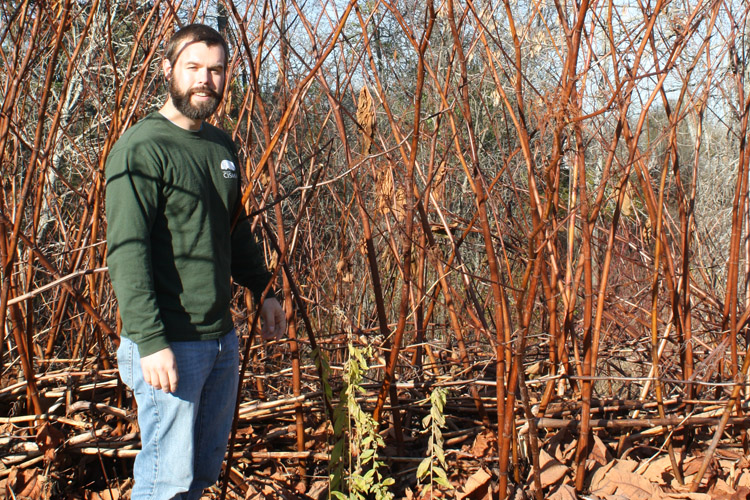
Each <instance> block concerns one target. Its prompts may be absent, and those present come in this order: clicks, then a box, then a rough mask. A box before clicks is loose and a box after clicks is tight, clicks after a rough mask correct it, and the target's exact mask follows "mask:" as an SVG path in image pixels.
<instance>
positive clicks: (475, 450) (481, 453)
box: [471, 431, 497, 458]
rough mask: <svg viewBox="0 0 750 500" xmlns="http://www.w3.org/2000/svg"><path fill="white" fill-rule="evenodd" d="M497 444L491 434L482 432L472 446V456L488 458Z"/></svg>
mask: <svg viewBox="0 0 750 500" xmlns="http://www.w3.org/2000/svg"><path fill="white" fill-rule="evenodd" d="M496 443H497V440H496V439H495V436H494V435H493V434H492V433H490V432H488V431H487V432H482V433H480V434H477V437H476V438H474V444H473V445H472V446H471V454H472V455H474V456H475V457H476V458H482V457H486V456H487V455H488V452H491V451H492V450H493V449H494V448H495V445H496Z"/></svg>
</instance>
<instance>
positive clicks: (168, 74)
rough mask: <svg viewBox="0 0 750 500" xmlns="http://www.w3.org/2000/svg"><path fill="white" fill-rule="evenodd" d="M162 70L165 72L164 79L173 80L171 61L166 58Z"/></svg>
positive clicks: (162, 63)
mask: <svg viewBox="0 0 750 500" xmlns="http://www.w3.org/2000/svg"><path fill="white" fill-rule="evenodd" d="M161 69H162V71H164V79H165V80H169V79H170V78H172V63H170V62H169V59H167V58H164V60H163V61H162V62H161Z"/></svg>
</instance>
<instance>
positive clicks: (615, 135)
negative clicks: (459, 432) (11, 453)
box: [0, 0, 750, 491]
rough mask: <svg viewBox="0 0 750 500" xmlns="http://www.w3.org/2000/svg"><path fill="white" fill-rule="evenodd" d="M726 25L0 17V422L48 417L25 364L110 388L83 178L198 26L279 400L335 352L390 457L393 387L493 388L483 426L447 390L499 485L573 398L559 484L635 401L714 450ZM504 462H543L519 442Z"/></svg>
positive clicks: (739, 187)
mask: <svg viewBox="0 0 750 500" xmlns="http://www.w3.org/2000/svg"><path fill="white" fill-rule="evenodd" d="M749 9H750V6H748V4H747V3H746V2H743V1H740V0H710V1H709V0H692V1H689V2H688V1H678V0H671V1H670V0H666V1H665V0H652V1H648V2H592V1H589V0H582V1H580V2H571V1H563V0H539V1H536V0H504V1H503V0H489V1H485V0H476V1H455V2H454V1H453V0H441V1H434V0H427V1H424V2H423V1H411V0H408V1H405V2H388V1H386V0H380V1H367V2H356V1H352V2H349V3H347V2H346V1H343V0H339V1H337V0H321V1H320V2H312V3H311V2H296V1H294V0H290V1H286V0H275V1H265V2H262V1H255V0H249V1H247V2H244V1H243V2H229V1H224V0H219V1H201V0H197V1H195V2H181V1H179V0H171V1H169V0H152V1H150V2H140V1H139V2H136V1H130V0H94V1H92V2H80V1H72V0H56V1H54V2H30V1H20V0H10V1H4V2H2V5H1V6H0V58H2V59H1V61H0V88H1V89H2V90H0V158H1V160H2V178H1V179H0V186H1V189H0V257H1V262H0V265H1V266H2V267H1V268H0V278H1V280H2V289H1V292H0V325H2V328H0V340H1V341H0V373H2V378H1V380H2V385H3V386H6V385H8V384H10V383H14V382H16V381H18V380H22V381H24V382H25V387H26V399H25V401H24V404H25V406H24V407H23V408H19V407H18V406H14V409H13V411H14V412H16V413H17V412H23V411H26V412H27V413H29V414H41V413H45V412H46V411H47V410H48V402H46V401H45V399H44V398H41V397H40V395H39V390H38V387H37V379H38V378H39V377H42V376H43V375H44V374H45V373H47V372H48V371H49V370H56V369H60V368H66V369H76V370H91V369H107V368H111V367H112V366H113V364H114V358H113V346H114V345H115V343H116V339H117V329H118V328H117V318H116V302H115V300H114V297H113V294H112V290H111V287H110V284H109V281H108V276H107V273H106V237H105V235H106V221H105V218H104V206H103V204H104V201H103V199H104V197H103V193H104V177H103V168H104V163H105V159H106V156H107V152H108V151H109V150H110V148H111V146H112V145H113V143H114V141H116V140H117V138H118V137H119V136H120V135H121V134H122V132H123V131H124V130H126V129H127V128H128V127H129V126H131V125H132V124H133V123H135V122H136V121H138V120H139V119H140V118H142V117H143V116H145V115H146V114H147V113H149V112H151V111H153V110H155V109H156V108H157V107H158V106H159V104H160V103H161V102H162V99H163V97H164V94H165V85H164V80H163V77H162V74H161V72H160V64H159V63H160V54H161V49H162V47H163V44H164V41H165V40H166V39H168V38H169V36H170V35H171V34H172V33H173V32H174V30H175V28H176V27H177V26H178V25H180V24H185V23H188V22H191V21H193V20H198V21H202V22H206V23H208V24H211V25H213V26H216V27H217V28H218V29H219V30H220V31H222V32H223V33H224V34H225V36H226V37H227V39H228V40H229V43H230V46H231V51H232V54H231V63H230V73H231V83H230V84H229V85H228V86H227V88H226V92H225V101H224V105H223V106H222V108H221V109H220V111H219V113H218V114H217V115H216V116H215V117H214V118H213V119H214V121H215V122H216V123H217V124H219V125H221V126H222V127H224V128H225V129H226V130H228V131H230V132H231V134H232V137H233V138H234V140H235V141H236V143H237V145H238V148H239V152H240V155H241V158H242V159H243V160H244V161H245V163H244V165H243V167H244V168H243V171H244V179H245V184H244V185H245V193H244V198H243V199H244V200H245V201H246V209H247V211H248V212H249V213H252V214H253V220H254V222H255V224H256V227H257V230H258V234H259V236H260V237H261V239H262V240H263V241H264V242H265V243H264V245H265V247H264V248H265V252H266V256H267V261H268V264H269V267H270V268H271V269H272V270H273V271H274V272H275V273H276V276H277V277H278V284H279V287H280V288H282V289H283V293H284V301H285V305H286V307H287V309H288V310H294V311H295V312H294V314H293V315H292V320H291V321H290V329H289V337H290V339H292V341H291V342H289V343H288V346H287V347H286V348H285V349H283V350H280V351H277V355H278V356H280V358H277V359H275V360H274V363H275V364H276V366H278V367H279V368H281V369H283V368H291V373H292V377H291V379H292V382H291V384H289V385H288V387H287V388H283V389H282V392H286V393H288V394H289V395H297V396H298V395H300V394H301V393H302V392H304V391H305V390H307V389H309V388H311V387H312V388H315V389H320V384H319V381H317V377H319V372H320V370H316V369H315V368H316V363H314V362H313V358H315V359H318V358H317V357H315V356H312V354H313V351H314V350H315V349H316V348H318V349H321V350H322V351H325V352H327V356H328V359H329V361H330V363H331V364H332V365H340V364H341V363H342V362H343V359H342V356H343V355H344V353H345V351H344V350H342V349H338V347H340V346H342V345H346V343H347V342H349V341H353V342H355V343H365V344H368V345H372V346H374V347H376V348H377V349H378V350H379V352H380V359H381V361H382V364H381V365H380V367H379V368H377V369H373V370H371V371H370V373H369V376H370V377H372V378H373V379H374V380H373V381H374V382H377V384H378V385H377V399H375V400H374V403H373V404H372V405H370V407H369V411H371V412H372V414H373V416H374V417H375V419H377V420H378V421H386V420H387V421H389V422H391V424H392V425H393V426H394V430H395V432H394V436H396V438H395V439H396V440H398V439H399V437H400V436H401V430H402V429H401V427H402V425H404V422H403V421H402V418H401V417H402V415H400V413H401V411H400V410H395V411H392V408H398V407H399V397H400V394H399V390H398V387H397V386H396V381H399V382H405V381H428V382H432V383H441V382H444V381H446V380H466V381H472V380H477V379H481V380H484V381H485V384H489V385H490V386H491V385H492V384H491V383H496V389H497V390H496V392H493V396H496V401H497V405H496V406H491V405H488V404H487V401H486V400H483V399H482V398H481V397H480V391H479V387H480V386H478V385H476V384H473V385H470V386H468V387H469V389H467V392H466V393H467V394H469V395H470V396H471V398H473V401H474V410H473V411H475V412H476V415H477V419H479V420H483V421H484V423H485V425H487V426H488V427H491V428H494V429H496V430H498V429H499V431H498V443H499V445H498V451H497V455H498V456H497V460H499V471H500V475H499V477H500V483H501V491H505V490H504V488H503V487H504V483H503V481H505V480H506V479H505V478H507V471H508V470H509V463H510V461H511V450H512V449H513V446H512V444H513V441H514V440H515V439H516V437H517V436H516V432H515V430H516V425H515V424H516V419H519V418H524V419H525V418H526V417H527V416H530V415H531V414H532V412H533V413H534V414H535V415H536V416H537V417H543V416H545V414H546V412H548V411H549V408H551V406H552V405H554V404H556V403H559V402H563V401H564V402H571V401H576V402H578V404H577V405H574V407H575V410H574V411H573V415H575V416H577V417H579V418H580V424H579V426H578V432H580V439H579V440H578V441H577V447H578V448H577V454H576V457H577V458H576V463H577V472H576V487H577V488H578V489H580V488H582V487H583V480H584V479H583V478H584V472H585V471H584V466H585V458H586V456H587V453H588V452H587V450H588V447H589V446H591V442H590V441H591V440H590V439H589V436H590V433H591V424H590V421H589V419H590V415H591V413H592V410H591V408H592V407H593V406H596V405H597V401H598V400H602V399H623V400H639V399H640V400H643V399H647V400H650V401H656V402H657V407H658V416H660V417H662V418H666V417H671V416H677V415H684V414H686V413H687V412H689V411H690V409H691V408H692V406H691V405H696V404H699V403H698V402H699V401H702V400H715V401H716V400H718V401H720V402H722V404H725V405H726V406H725V408H726V411H725V412H724V417H725V419H724V420H722V423H721V424H720V425H719V428H718V429H717V430H716V432H717V439H718V436H719V435H720V434H721V431H722V430H723V428H724V425H725V424H726V423H727V419H728V418H729V416H730V414H735V413H737V412H738V411H740V412H741V407H740V405H738V404H737V403H738V402H741V401H743V400H744V399H743V397H744V394H746V393H747V391H746V390H745V386H743V385H741V384H732V383H731V382H736V381H740V382H741V381H742V380H746V379H747V374H748V373H747V372H748V366H749V363H748V361H750V357H747V356H746V355H745V353H746V349H747V348H746V346H747V339H748V337H750V330H749V329H748V320H749V319H750V293H749V290H748V288H749V287H750V258H749V257H750V240H749V239H748V227H749V226H750V222H749V221H750V215H749V213H748V212H749V207H748V203H747V202H748V189H749V187H748V161H749V153H750V152H749V151H748V145H747V139H748V113H749V112H750V92H749V91H750V88H749V87H748V83H747V78H748V76H750V75H749V74H748V71H749V69H748V68H749V66H748V64H750V40H748V36H749V35H750V32H749V31H748V30H750V27H749V24H748V10H749ZM236 299H237V300H236V307H235V312H236V318H237V321H238V324H243V325H250V324H251V322H252V320H253V317H252V314H250V315H248V314H247V311H252V310H253V309H252V308H250V309H248V306H250V305H251V304H250V302H251V299H250V298H249V297H248V296H246V295H244V294H243V293H241V292H239V291H238V295H237V298H236ZM253 352H256V351H253ZM279 352H280V353H282V354H278V353H279ZM374 363H376V361H374ZM318 368H321V367H320V366H318ZM530 377H533V378H535V379H537V380H535V381H534V384H533V385H530V386H529V387H533V388H534V391H533V394H531V395H529V394H528V393H527V391H526V390H525V388H526V386H527V382H529V380H527V379H529V378H530ZM311 380H312V382H311ZM726 382H730V383H728V384H724V383H726ZM519 389H524V390H519ZM665 401H666V403H665ZM675 402H677V404H676V403H675ZM532 405H533V408H532ZM733 405H734V406H733ZM524 408H525V411H524ZM4 411H5V410H4ZM302 412H303V410H302V407H301V406H300V407H299V410H298V418H297V423H298V431H297V432H298V433H299V434H300V435H301V436H303V435H304V422H303V415H302ZM654 412H656V410H654ZM6 414H8V412H6ZM624 415H627V412H626V413H625V414H624ZM630 416H633V417H637V416H638V415H637V413H636V414H632V413H631V415H630ZM665 436H666V434H665ZM525 439H529V440H530V442H529V444H530V449H531V450H532V451H534V450H536V449H537V447H538V445H537V443H536V442H535V441H536V440H537V430H536V429H535V426H533V425H532V428H531V431H530V432H529V433H528V437H527V438H525ZM298 442H299V443H301V445H300V446H301V447H302V449H304V437H300V438H298ZM662 444H666V445H667V447H668V448H669V449H670V451H671V442H670V441H669V438H666V440H662ZM714 446H715V443H714ZM707 463H708V460H706V464H707ZM700 475H702V473H701V474H700ZM697 481H698V482H699V481H700V477H699V478H698V479H697ZM695 484H696V485H697V484H698V483H697V482H696V483H695ZM696 487H697V486H696Z"/></svg>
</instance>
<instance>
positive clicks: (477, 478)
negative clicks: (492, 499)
mask: <svg viewBox="0 0 750 500" xmlns="http://www.w3.org/2000/svg"><path fill="white" fill-rule="evenodd" d="M491 478H492V476H490V474H489V473H488V472H487V471H486V470H484V469H481V468H480V469H479V470H477V471H476V472H475V473H474V474H472V475H471V477H469V479H468V480H467V481H466V484H464V486H463V488H461V490H463V491H459V492H458V493H457V494H456V499H457V500H463V499H464V498H470V499H473V500H480V499H482V498H484V496H485V495H486V494H487V491H488V490H489V486H490V479H491Z"/></svg>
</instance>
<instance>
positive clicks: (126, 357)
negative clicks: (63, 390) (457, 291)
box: [117, 338, 134, 390]
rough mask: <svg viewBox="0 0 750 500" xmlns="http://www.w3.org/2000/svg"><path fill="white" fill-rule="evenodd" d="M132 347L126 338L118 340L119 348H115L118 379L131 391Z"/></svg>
mask: <svg viewBox="0 0 750 500" xmlns="http://www.w3.org/2000/svg"><path fill="white" fill-rule="evenodd" d="M133 347H134V344H133V343H132V342H131V341H129V340H128V339H126V338H122V339H120V347H118V348H117V370H118V371H119V372H120V379H121V380H122V381H123V383H124V384H125V385H127V386H128V387H129V388H130V389H131V390H132V389H133Z"/></svg>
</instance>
